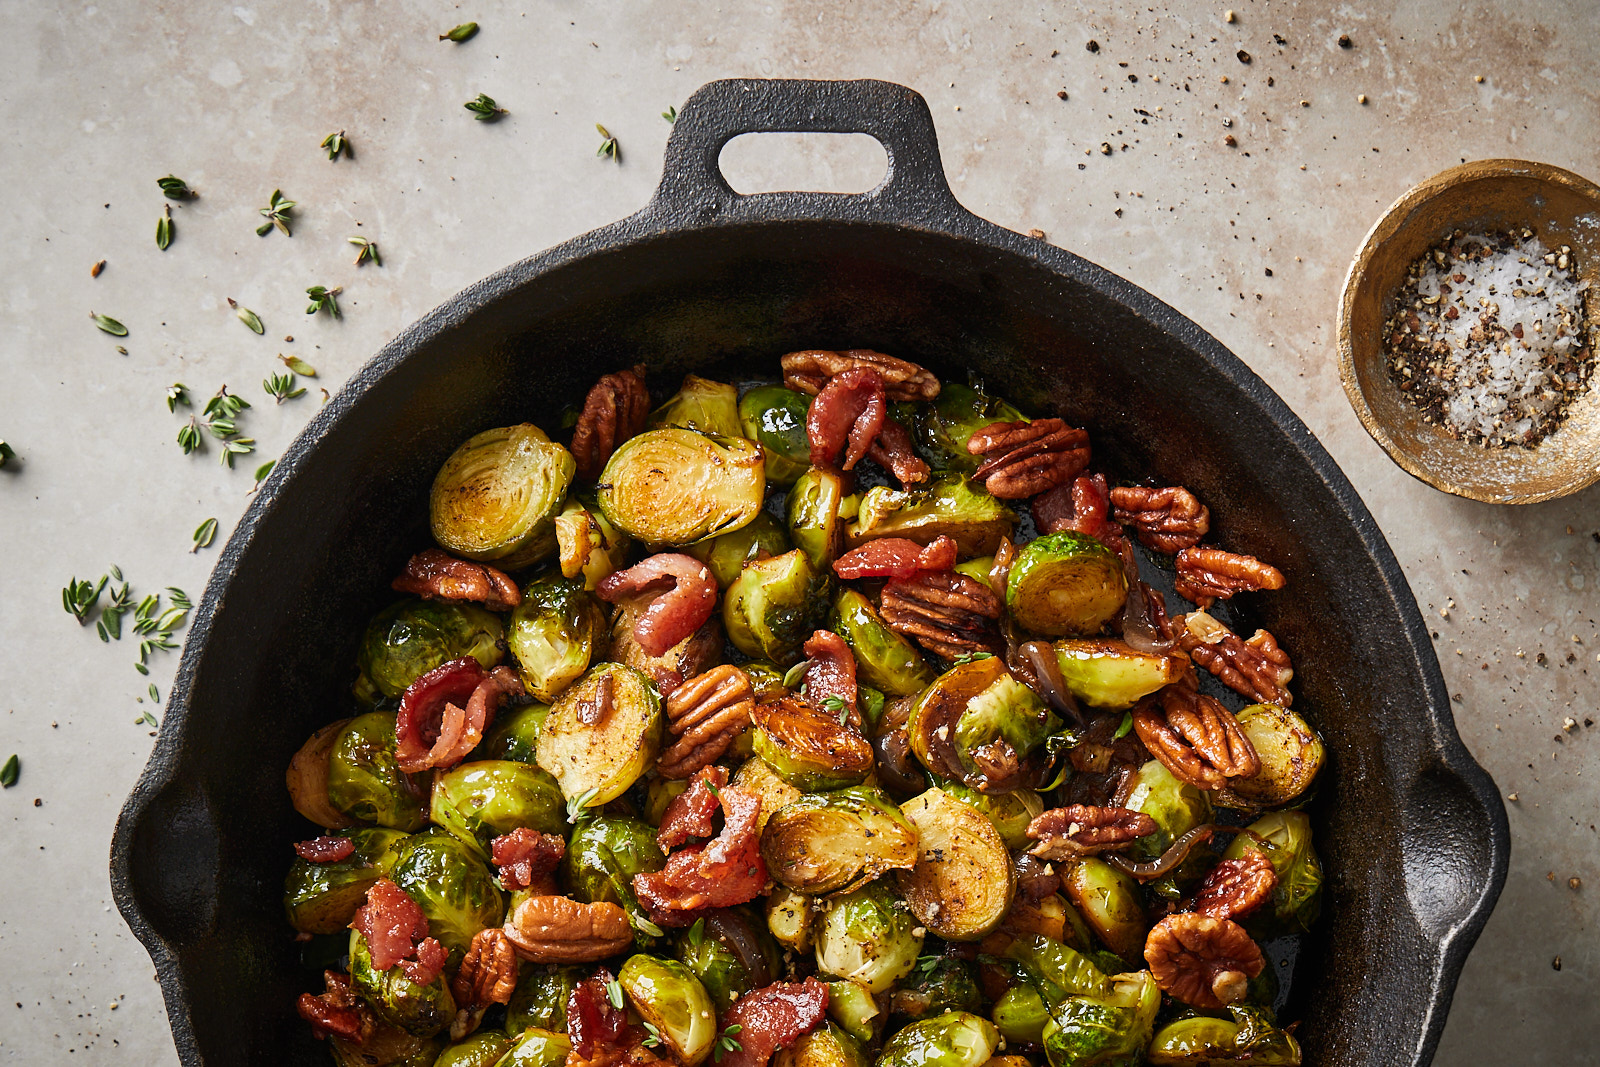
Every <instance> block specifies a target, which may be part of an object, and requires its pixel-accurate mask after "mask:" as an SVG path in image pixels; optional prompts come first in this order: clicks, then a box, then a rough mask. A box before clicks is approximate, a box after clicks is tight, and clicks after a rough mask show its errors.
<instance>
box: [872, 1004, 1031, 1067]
mask: <svg viewBox="0 0 1600 1067" xmlns="http://www.w3.org/2000/svg"><path fill="white" fill-rule="evenodd" d="M999 1043H1000V1032H999V1031H998V1030H996V1029H995V1028H994V1023H991V1022H990V1021H989V1020H988V1019H985V1018H983V1017H982V1016H978V1015H973V1014H972V1013H971V1012H966V1011H947V1012H945V1013H944V1014H943V1015H935V1016H934V1017H933V1018H931V1019H920V1020H918V1021H917V1022H914V1023H912V1024H911V1025H910V1026H907V1027H906V1028H905V1029H903V1030H901V1031H900V1032H899V1033H897V1034H895V1035H894V1036H893V1037H891V1038H890V1039H889V1041H888V1043H887V1044H886V1045H884V1046H883V1054H882V1055H881V1056H879V1057H878V1063H877V1065H876V1067H981V1065H982V1064H983V1063H985V1062H987V1061H988V1059H989V1057H990V1056H993V1055H994V1050H995V1046H996V1045H998V1044H999Z"/></svg>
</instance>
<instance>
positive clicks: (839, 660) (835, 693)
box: [805, 630, 861, 730]
mask: <svg viewBox="0 0 1600 1067" xmlns="http://www.w3.org/2000/svg"><path fill="white" fill-rule="evenodd" d="M805 653H806V655H807V656H808V657H810V659H811V665H810V666H809V667H807V668H806V676H805V691H806V699H807V700H809V701H811V703H813V704H815V705H817V706H818V707H821V706H822V702H823V701H824V700H827V699H828V698H829V697H838V698H839V699H840V700H842V701H844V704H845V707H846V708H847V709H848V711H849V717H848V718H847V719H846V721H847V722H849V723H850V725H851V726H852V727H853V728H855V729H857V730H859V729H861V712H860V710H859V709H858V708H857V706H856V657H855V653H853V652H851V651H850V646H849V645H848V644H846V643H845V640H844V638H842V637H840V636H839V635H838V634H836V633H834V632H833V631H832V630H818V631H817V632H816V633H814V634H812V635H811V637H810V638H809V639H808V640H807V641H806V644H805Z"/></svg>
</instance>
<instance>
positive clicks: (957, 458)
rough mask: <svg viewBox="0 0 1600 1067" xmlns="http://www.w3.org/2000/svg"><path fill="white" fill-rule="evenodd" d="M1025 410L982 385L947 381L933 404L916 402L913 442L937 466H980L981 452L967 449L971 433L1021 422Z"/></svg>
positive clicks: (951, 468)
mask: <svg viewBox="0 0 1600 1067" xmlns="http://www.w3.org/2000/svg"><path fill="white" fill-rule="evenodd" d="M1022 419H1023V415H1022V412H1020V411H1018V410H1017V409H1016V408H1014V407H1012V406H1011V405H1010V404H1008V403H1006V402H1005V401H1004V400H1001V399H999V398H998V397H992V396H989V395H988V394H986V393H984V392H983V391H982V390H981V389H974V388H972V387H971V386H966V385H959V384H957V383H955V382H946V383H944V385H943V387H941V388H940V390H939V395H938V397H937V398H936V399H935V400H934V401H933V403H931V404H921V405H918V406H917V409H916V415H915V416H914V417H913V419H912V421H911V424H910V426H911V433H912V442H913V443H914V444H915V445H916V448H917V452H918V453H919V454H921V456H922V458H923V459H925V460H927V461H928V465H929V466H930V467H932V468H933V469H934V470H940V471H946V470H948V471H965V472H966V473H968V474H970V473H972V472H973V471H975V470H977V469H978V464H979V463H980V462H982V460H983V457H982V456H975V455H973V454H972V453H971V452H968V451H967V442H968V441H969V440H971V438H972V435H973V434H975V433H977V432H978V431H979V430H981V429H983V428H984V427H985V426H989V425H991V424H993V423H996V422H1020V421H1022Z"/></svg>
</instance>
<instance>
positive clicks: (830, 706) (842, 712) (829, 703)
mask: <svg viewBox="0 0 1600 1067" xmlns="http://www.w3.org/2000/svg"><path fill="white" fill-rule="evenodd" d="M822 706H823V708H825V709H826V710H828V711H830V712H832V713H833V714H835V715H837V716H839V725H840V726H843V725H844V724H845V723H846V722H848V721H849V720H850V705H849V704H846V703H845V702H844V697H840V696H830V697H823V698H822Z"/></svg>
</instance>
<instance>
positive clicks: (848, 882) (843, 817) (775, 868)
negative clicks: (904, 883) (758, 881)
mask: <svg viewBox="0 0 1600 1067" xmlns="http://www.w3.org/2000/svg"><path fill="white" fill-rule="evenodd" d="M761 856H762V858H763V859H765V860H766V861H767V871H768V873H770V874H771V875H772V877H773V879H774V880H775V881H777V882H780V883H782V884H783V885H786V886H788V887H789V888H790V889H793V890H795V891H796V892H800V893H809V894H811V895H812V896H823V895H827V894H834V893H848V892H850V891H851V890H853V889H857V888H859V887H860V886H863V885H865V884H866V883H868V882H870V881H872V880H873V879H874V878H876V877H878V876H879V875H880V874H882V873H884V872H885V871H891V870H895V869H897V868H899V869H909V868H910V867H911V866H912V865H913V864H915V863H916V862H917V831H916V830H915V829H914V828H913V827H912V825H911V823H910V822H909V821H908V820H907V819H906V817H905V816H904V815H902V814H901V812H900V809H899V808H897V807H895V803H894V801H892V800H890V799H889V797H888V796H887V795H886V794H885V793H883V791H881V790H878V789H872V788H869V787H866V786H857V787H855V788H853V789H840V790H837V791H835V792H832V793H812V794H807V795H806V796H803V797H801V798H799V799H798V800H795V801H793V802H792V803H789V804H786V805H784V806H783V808H781V809H780V810H779V811H778V812H777V813H776V814H774V815H773V816H772V817H771V818H770V819H768V820H767V825H766V829H764V830H763V831H762V832H761Z"/></svg>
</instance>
